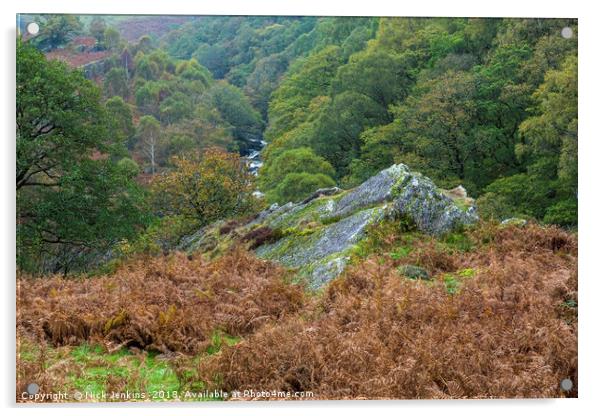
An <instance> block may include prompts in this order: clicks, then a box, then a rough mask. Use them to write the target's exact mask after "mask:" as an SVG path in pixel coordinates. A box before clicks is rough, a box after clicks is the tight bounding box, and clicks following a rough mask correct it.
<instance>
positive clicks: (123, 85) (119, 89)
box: [103, 68, 130, 99]
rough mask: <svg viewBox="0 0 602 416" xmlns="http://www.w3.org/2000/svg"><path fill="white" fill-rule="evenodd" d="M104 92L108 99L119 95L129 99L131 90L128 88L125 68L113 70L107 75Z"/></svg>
mask: <svg viewBox="0 0 602 416" xmlns="http://www.w3.org/2000/svg"><path fill="white" fill-rule="evenodd" d="M103 89H104V91H105V94H106V95H107V96H108V97H114V96H116V95H119V96H120V97H123V98H126V99H127V98H128V97H129V95H130V89H129V87H128V81H127V73H126V71H125V69H123V68H111V69H110V70H109V72H107V74H106V75H105V80H104V88H103Z"/></svg>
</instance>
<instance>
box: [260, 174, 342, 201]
mask: <svg viewBox="0 0 602 416" xmlns="http://www.w3.org/2000/svg"><path fill="white" fill-rule="evenodd" d="M334 185H336V183H335V181H334V179H332V178H331V177H330V176H327V175H324V174H322V173H307V172H294V173H289V174H287V175H286V176H285V177H284V179H283V180H282V182H280V183H279V184H278V185H277V186H276V188H275V189H273V190H271V191H270V192H269V193H268V194H267V195H268V200H270V201H274V202H278V203H280V204H285V203H287V202H291V201H292V202H298V201H302V200H303V199H305V198H307V197H308V196H309V195H311V194H312V193H313V192H315V191H316V190H317V189H320V188H329V187H332V186H334Z"/></svg>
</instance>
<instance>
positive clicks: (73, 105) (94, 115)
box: [16, 41, 106, 190]
mask: <svg viewBox="0 0 602 416" xmlns="http://www.w3.org/2000/svg"><path fill="white" fill-rule="evenodd" d="M17 58H18V59H17V177H16V179H17V190H19V189H21V188H23V187H26V186H54V184H56V179H57V178H58V176H59V175H60V172H62V171H65V170H68V169H69V167H70V166H73V165H74V164H77V162H78V160H79V159H80V158H81V157H82V155H85V154H86V153H91V152H92V151H94V150H100V151H103V150H105V148H104V147H105V143H104V141H103V139H104V137H106V126H105V124H104V120H105V113H104V111H103V108H102V106H101V104H100V92H99V90H98V88H96V87H95V86H94V84H92V83H91V82H89V81H87V80H86V79H85V78H84V76H83V74H82V73H81V72H79V71H70V70H68V69H67V67H66V65H65V64H64V63H61V62H59V61H46V59H45V58H44V56H43V55H42V54H41V53H40V52H38V51H37V50H36V48H35V47H34V46H32V45H30V44H27V43H22V42H20V41H19V42H18V43H17Z"/></svg>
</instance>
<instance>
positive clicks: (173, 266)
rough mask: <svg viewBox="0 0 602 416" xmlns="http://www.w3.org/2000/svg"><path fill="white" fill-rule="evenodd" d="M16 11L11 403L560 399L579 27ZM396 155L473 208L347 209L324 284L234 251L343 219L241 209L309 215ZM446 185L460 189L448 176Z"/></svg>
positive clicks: (566, 363) (567, 346)
mask: <svg viewBox="0 0 602 416" xmlns="http://www.w3.org/2000/svg"><path fill="white" fill-rule="evenodd" d="M33 18H35V19H36V21H39V22H41V24H40V27H41V31H40V33H39V35H37V36H33V37H32V36H22V37H21V38H20V39H18V41H17V103H16V104H17V113H16V120H17V140H16V193H17V219H16V220H17V274H18V276H17V290H18V293H17V305H18V308H17V334H18V352H19V356H18V360H17V361H18V363H17V384H18V386H17V389H18V390H17V391H18V392H20V391H23V389H24V388H25V386H26V384H25V383H27V382H30V381H31V380H36V381H37V382H39V384H40V386H41V387H42V389H43V390H44V391H46V392H50V391H54V390H57V389H65V388H66V389H72V390H73V389H77V390H80V391H88V392H101V391H105V390H108V389H114V390H123V389H131V390H135V391H145V392H151V391H154V390H157V389H165V390H169V391H180V392H183V391H193V392H198V391H203V390H204V389H207V388H216V389H225V390H228V391H230V390H236V389H239V390H244V389H267V390H270V389H276V390H282V391H287V392H299V391H312V392H313V393H315V394H316V398H319V399H327V398H328V399H342V398H358V397H368V398H461V397H473V398H474V397H483V398H484V397H558V396H559V395H560V396H562V395H571V396H572V395H576V394H577V386H576V381H577V374H576V371H577V362H576V361H577V358H576V355H577V353H576V345H577V344H576V339H577V338H576V332H577V238H576V235H575V234H576V233H575V231H576V227H577V222H578V221H577V191H578V189H577V133H578V132H577V69H578V68H577V22H576V21H574V20H570V19H563V20H561V19H477V18H365V17H358V18H333V17H260V16H257V17H238V16H233V17H219V16H202V17H177V16H174V17H171V18H169V19H165V20H160V19H161V18H157V17H152V16H147V17H140V18H131V19H132V20H128V19H129V18H128V17H127V16H105V17H98V16H96V17H95V16H84V17H77V16H74V15H60V16H59V15H44V16H29V17H28V18H27V19H25V20H24V21H23V22H21V23H22V24H26V23H27V22H28V21H30V20H31V19H33ZM28 19H29V20H28ZM128 22H130V23H132V25H130V26H128ZM566 27H569V28H571V29H572V36H567V37H565V36H561V30H562V29H563V28H566ZM145 28H147V32H144V30H145ZM259 152H260V156H258V154H259ZM258 157H260V158H261V159H260V161H258V160H259V159H257V158H258ZM249 160H253V161H254V163H256V164H257V165H256V166H258V165H261V162H263V164H262V165H261V167H260V168H259V170H258V171H256V170H252V169H251V167H252V166H251V165H250V164H249V163H248V162H249ZM397 163H403V164H406V165H408V166H409V167H410V168H411V169H412V171H414V172H420V173H422V174H424V175H425V176H428V177H430V178H432V179H433V181H434V182H435V184H436V185H433V184H432V183H431V182H430V180H429V181H428V183H429V184H431V185H430V186H431V188H432V190H433V192H432V193H429V194H428V195H430V196H431V197H433V198H435V197H439V196H440V195H443V196H442V197H441V198H443V199H444V200H445V201H447V202H448V203H449V205H450V206H452V207H453V208H454V209H455V210H456V211H457V212H461V213H473V214H474V210H473V208H472V207H470V205H471V204H472V203H473V202H474V199H476V205H477V207H478V213H479V215H480V216H481V218H482V221H480V222H478V223H476V224H475V223H474V222H471V223H470V224H468V223H462V226H461V227H458V229H454V231H453V232H452V231H449V232H448V231H446V233H445V234H442V235H427V234H425V233H424V232H418V231H417V226H416V225H417V223H416V222H413V221H412V219H411V218H410V217H408V216H407V215H406V216H402V217H400V218H398V217H395V218H394V219H393V218H392V217H386V218H387V219H385V217H383V218H382V219H380V220H379V221H376V222H375V223H372V222H366V223H365V225H366V227H368V225H367V224H372V225H370V226H369V228H366V229H367V230H369V231H368V232H367V234H362V239H360V240H359V241H354V242H353V243H352V244H351V245H350V247H349V251H348V252H347V251H346V252H345V256H347V257H346V260H345V261H348V263H343V265H345V264H349V266H348V267H347V268H346V269H345V271H344V272H343V273H342V274H341V275H340V276H339V277H338V278H336V279H334V280H332V281H330V282H329V283H327V284H326V285H325V286H323V287H322V288H321V289H320V290H318V291H313V290H309V288H308V287H306V286H305V285H304V283H303V282H304V281H303V279H302V278H301V277H300V276H299V269H294V268H292V269H286V268H284V267H283V266H282V265H277V264H275V263H274V262H270V261H264V260H260V259H258V258H257V257H256V256H255V255H254V252H253V250H256V249H258V248H261V246H262V245H266V244H269V243H273V242H278V241H283V240H284V239H285V238H286V241H291V240H295V239H296V241H300V240H302V239H304V241H310V242H311V241H312V240H311V239H312V236H315V235H318V234H319V232H321V231H324V230H325V229H326V228H327V227H328V226H329V225H331V224H334V223H336V222H337V221H339V220H341V218H339V216H336V215H333V216H332V217H324V218H322V217H320V219H319V220H315V221H314V220H313V219H314V218H313V217H312V216H311V215H307V216H306V217H302V216H298V217H295V216H294V215H293V216H292V218H293V219H295V218H297V220H296V221H297V223H294V221H293V220H290V224H289V223H286V224H284V225H283V224H280V225H279V226H273V227H272V225H273V224H271V223H270V224H268V225H266V224H263V223H261V221H260V219H261V218H262V215H267V214H265V212H264V213H263V214H260V211H262V210H264V209H266V208H268V207H270V206H271V208H270V209H271V210H274V209H276V208H274V207H276V206H275V205H272V204H273V203H278V204H280V206H282V205H285V204H287V203H288V202H290V201H293V202H298V201H303V200H305V201H306V202H307V203H308V204H310V205H312V207H313V208H316V209H327V208H328V206H330V205H334V204H335V202H336V201H341V200H343V198H345V197H346V196H349V194H351V193H352V192H353V191H350V190H349V189H350V188H354V187H356V186H357V185H359V184H361V183H363V182H365V181H366V180H367V179H369V178H371V177H373V176H374V175H375V174H377V173H378V172H380V171H381V170H382V169H385V168H388V167H390V166H391V165H393V164H397ZM414 177H420V178H422V176H421V175H420V174H417V176H414ZM399 182H400V181H397V182H396V184H398V183H399ZM457 185H462V186H464V187H465V188H466V190H468V194H470V196H471V197H474V199H473V198H470V197H468V196H467V195H466V193H465V192H464V189H462V188H460V187H458V188H456V189H454V190H451V191H449V190H445V191H443V190H442V189H450V188H454V187H456V186H457ZM335 187H339V188H342V190H341V189H336V188H335ZM400 187H401V185H400ZM400 187H397V188H394V187H393V186H389V188H387V189H401V188H400ZM320 188H331V189H323V190H322V191H321V193H316V192H315V191H316V190H317V189H320ZM431 188H429V189H431ZM368 191H370V190H368ZM367 193H369V192H367ZM450 195H451V196H454V198H451V196H450ZM327 198H330V199H327ZM367 198H368V197H367ZM423 199H424V198H423ZM356 202H357V206H359V207H360V208H362V209H364V208H366V210H368V209H373V208H377V207H375V204H376V203H378V204H381V205H387V204H388V203H389V202H390V200H386V201H385V200H384V199H383V200H378V201H377V202H374V200H362V201H356ZM410 202H416V201H415V200H413V201H410ZM418 202H420V201H418ZM329 203H330V205H329ZM416 205H417V208H416V209H417V210H419V208H420V204H416ZM290 207H291V204H288V205H287V206H285V207H284V209H289V208H290ZM299 207H300V205H297V206H296V208H297V209H298V208H299ZM456 211H454V212H456ZM446 212H448V211H446ZM302 213H303V212H301V214H302ZM356 213H357V212H353V213H352V212H349V213H348V214H349V217H345V218H346V219H349V218H351V219H352V220H356V219H357V218H359V217H355V216H352V215H351V214H356ZM375 213H376V211H375ZM448 213H449V212H448ZM305 214H307V212H305ZM312 215H313V214H312ZM316 215H317V214H316ZM427 217H428V216H427ZM511 217H517V218H514V219H513V221H510V222H509V223H504V224H501V225H500V221H501V220H504V219H508V218H511ZM263 218H265V216H264V217H263ZM474 218H475V222H476V221H477V219H478V218H477V217H476V216H474ZM521 219H526V220H528V221H522V220H521ZM366 221H368V220H366ZM285 222H286V221H285ZM341 222H342V221H341ZM361 230H362V233H364V229H363V228H362V229H361ZM423 231H424V230H423ZM333 234H336V233H333ZM433 234H435V233H433ZM199 235H203V237H206V238H204V239H203V240H202V241H201V240H194V238H195V236H196V237H198V236H199ZM337 236H339V234H337V235H335V236H332V238H333V240H334V239H335V238H336V237H337ZM191 241H197V242H198V241H201V242H199V244H200V245H199V246H197V247H196V249H195V250H192V251H190V250H189V252H187V253H182V252H180V251H178V250H188V248H189V247H191ZM186 244H188V245H186ZM285 248H287V247H285ZM288 248H289V249H290V248H291V247H288ZM293 248H294V246H293ZM255 253H258V252H257V251H255ZM343 267H344V266H343ZM408 267H409V268H410V269H412V268H413V270H414V271H416V270H418V271H419V272H420V273H423V274H424V276H428V279H427V278H425V279H424V280H423V279H422V277H420V276H418V278H416V277H417V276H413V277H412V276H408V274H407V270H408ZM341 270H342V269H341ZM25 288H26V289H27V290H24V289H25ZM533 328H537V331H535V332H534V331H533ZM567 377H569V378H570V379H572V380H573V381H574V382H575V388H574V389H573V390H571V391H570V392H564V391H559V388H558V383H559V380H561V379H563V378H567ZM19 397H20V396H19ZM172 398H173V397H172ZM159 399H161V398H159ZM187 399H194V398H187Z"/></svg>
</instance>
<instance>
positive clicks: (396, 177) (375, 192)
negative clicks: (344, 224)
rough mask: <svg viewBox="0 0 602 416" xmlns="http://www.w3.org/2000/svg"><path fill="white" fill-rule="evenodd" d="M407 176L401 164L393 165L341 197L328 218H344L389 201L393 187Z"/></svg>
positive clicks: (408, 173) (406, 171)
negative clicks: (361, 209)
mask: <svg viewBox="0 0 602 416" xmlns="http://www.w3.org/2000/svg"><path fill="white" fill-rule="evenodd" d="M409 175H410V171H409V169H408V167H407V166H406V165H403V164H399V165H393V166H391V167H390V168H388V169H385V170H383V171H381V172H380V173H378V174H377V175H375V176H373V177H371V178H370V179H368V180H367V181H366V182H364V183H362V184H361V185H360V186H358V187H357V188H355V189H353V190H352V191H350V192H349V193H348V194H347V195H345V196H343V197H342V198H341V199H340V200H339V201H338V203H337V204H336V207H335V209H334V210H333V212H332V213H331V214H330V215H329V217H330V218H335V217H344V216H346V215H349V214H350V213H352V212H355V211H357V210H358V209H360V208H363V207H368V206H372V205H374V204H378V203H382V202H384V201H386V200H388V199H390V198H391V197H392V196H393V195H392V193H393V190H394V189H395V185H398V184H400V183H402V182H403V181H404V180H405V179H406V178H408V177H409Z"/></svg>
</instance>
